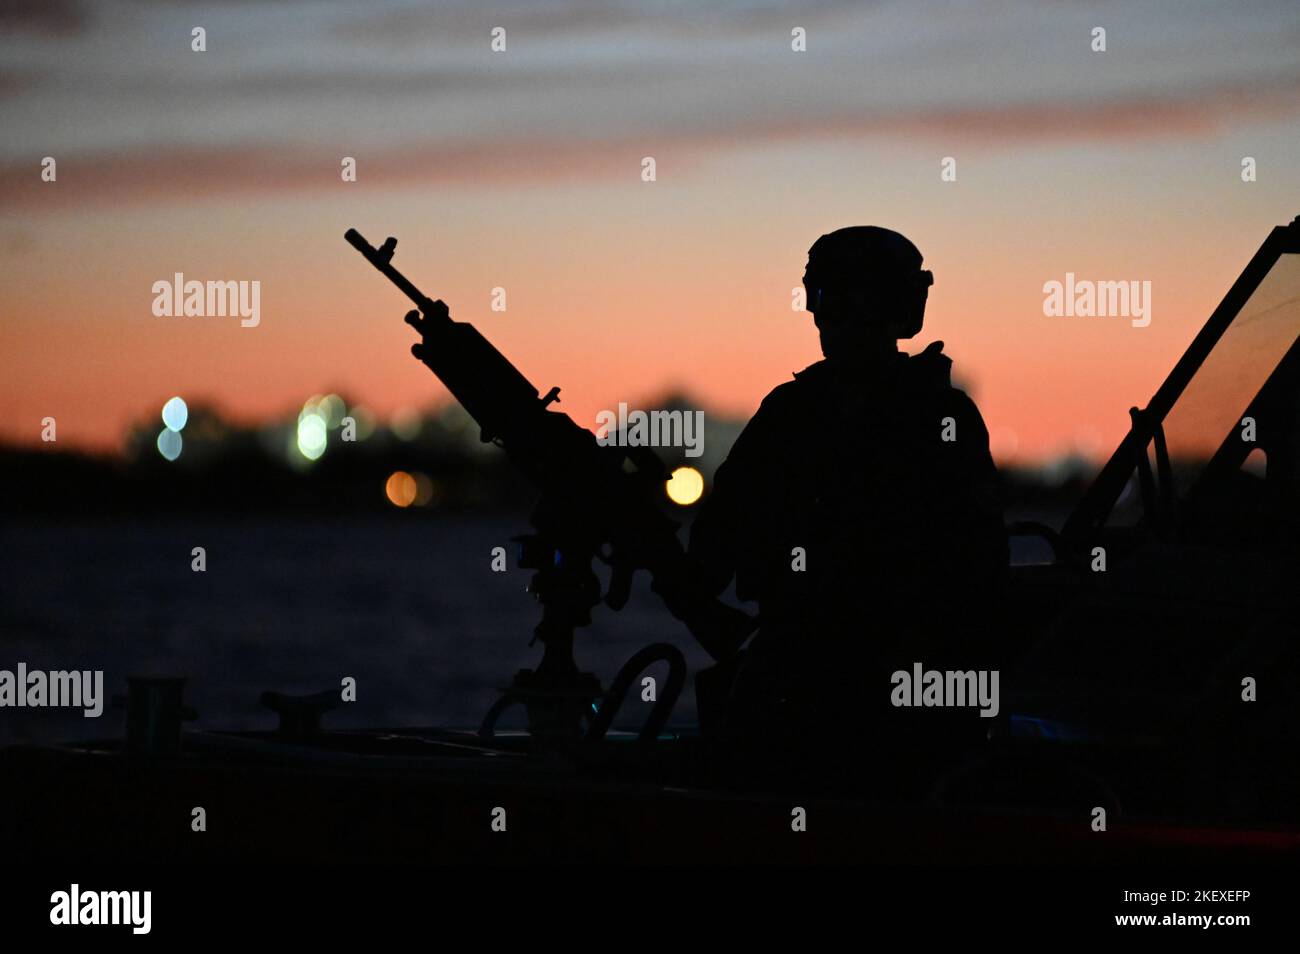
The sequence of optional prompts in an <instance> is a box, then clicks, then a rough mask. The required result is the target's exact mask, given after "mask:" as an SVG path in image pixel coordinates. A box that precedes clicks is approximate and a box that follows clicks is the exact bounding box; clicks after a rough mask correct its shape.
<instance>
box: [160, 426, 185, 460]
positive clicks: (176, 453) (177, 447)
mask: <svg viewBox="0 0 1300 954" xmlns="http://www.w3.org/2000/svg"><path fill="white" fill-rule="evenodd" d="M181 444H182V441H181V435H180V432H179V431H173V430H172V429H171V428H170V427H164V428H163V429H162V433H160V434H159V435H158V453H160V454H162V455H163V457H165V458H167V460H175V459H176V458H177V457H180V456H181Z"/></svg>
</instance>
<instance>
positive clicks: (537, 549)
mask: <svg viewBox="0 0 1300 954" xmlns="http://www.w3.org/2000/svg"><path fill="white" fill-rule="evenodd" d="M344 238H345V239H347V241H348V242H349V243H350V244H351V245H352V246H353V247H354V248H356V249H357V251H359V252H360V253H361V254H362V255H364V256H365V257H366V260H367V261H369V262H370V263H371V264H372V265H374V266H375V268H377V269H379V271H380V272H382V273H383V274H384V275H385V276H386V277H387V278H388V280H389V281H391V282H392V283H393V284H394V285H396V286H397V287H398V288H399V289H400V290H401V291H402V293H403V294H405V295H406V297H407V298H409V299H411V301H412V302H414V303H415V305H416V308H417V310H416V311H412V312H410V313H408V314H407V316H406V322H407V324H409V325H411V326H412V327H413V328H415V329H416V330H417V331H418V332H419V333H420V335H421V339H422V340H421V343H420V344H416V345H413V346H412V348H411V353H412V354H414V355H415V356H416V357H417V358H419V359H420V360H421V361H423V362H424V364H425V366H426V367H428V368H429V370H430V371H432V372H433V373H434V374H435V375H437V376H438V379H439V380H440V381H442V383H443V384H444V385H446V387H447V389H448V390H449V391H450V392H451V394H452V396H453V397H455V398H456V400H457V401H459V402H460V403H461V405H463V406H464V408H465V410H466V411H468V412H469V414H470V416H471V417H473V418H474V420H475V421H477V422H478V424H479V427H480V428H481V429H482V437H483V440H484V441H491V442H492V443H495V444H497V445H498V446H500V447H502V448H503V449H504V450H505V452H506V454H507V455H508V456H509V457H510V459H511V460H512V461H513V462H514V463H515V465H516V466H517V467H518V468H519V469H520V470H521V471H522V472H523V473H524V475H525V476H526V477H527V478H528V480H529V481H530V482H531V483H532V484H533V485H534V486H535V487H537V488H538V490H540V491H541V498H540V500H539V501H538V503H537V506H536V507H535V508H534V510H533V513H532V516H531V518H530V522H531V523H532V525H533V532H532V533H530V534H527V535H525V536H522V537H518V538H516V539H517V540H518V541H519V543H520V548H519V565H520V566H521V567H522V568H525V569H531V570H533V571H534V574H533V577H532V581H531V583H530V585H529V591H530V592H531V593H532V594H533V595H534V596H535V597H536V598H537V600H538V602H540V603H541V605H542V619H541V622H540V623H539V624H538V625H537V628H536V630H535V631H534V633H535V636H536V638H537V639H540V640H541V641H542V645H543V653H542V660H541V663H540V664H539V665H538V667H537V669H536V670H535V671H534V670H528V669H525V670H521V671H520V672H519V673H518V674H517V675H516V676H515V680H514V683H513V684H512V685H511V687H510V688H509V689H508V690H507V691H506V696H505V697H504V698H503V699H502V703H509V702H512V701H521V702H523V703H524V704H525V705H526V707H527V709H528V715H529V727H530V731H531V732H532V734H533V735H534V736H535V737H550V738H560V739H563V738H571V737H573V736H574V735H576V734H577V733H578V732H579V730H580V725H581V720H582V718H583V717H584V715H586V714H588V713H590V711H591V704H592V701H593V700H594V699H595V698H596V697H598V696H599V695H600V694H601V690H600V683H599V680H597V679H596V677H595V676H594V675H592V674H590V673H583V672H579V670H578V667H577V664H576V662H575V661H574V657H573V638H574V631H575V629H577V628H578V627H581V626H585V625H587V624H588V623H590V622H591V610H592V608H593V607H594V606H595V605H596V604H597V603H599V602H601V599H602V596H601V585H600V580H599V578H598V577H597V576H596V574H595V572H594V571H593V569H592V563H593V561H594V560H596V559H600V560H601V561H603V562H605V563H607V564H608V565H609V567H610V584H609V587H608V590H607V591H606V592H605V594H604V597H603V600H604V602H605V604H606V605H608V606H609V607H610V608H611V609H615V610H618V609H621V608H622V607H623V605H624V604H625V603H626V602H627V598H628V595H629V592H630V589H631V584H632V576H633V574H634V573H635V571H636V570H638V569H645V570H648V571H649V573H650V576H651V580H652V587H653V589H654V591H655V592H656V593H658V594H659V595H660V597H661V598H662V599H663V600H664V602H665V603H666V604H667V606H668V608H669V609H670V610H671V611H672V613H673V615H674V616H676V617H677V618H678V619H680V620H682V621H683V622H684V623H685V624H686V626H687V628H688V629H689V630H690V632H691V633H692V635H694V636H695V638H696V639H697V640H698V641H699V643H700V645H702V646H703V647H704V649H705V650H706V651H707V652H708V653H709V654H710V655H711V656H713V658H714V659H716V660H718V661H725V660H727V659H729V658H730V657H732V656H733V655H734V654H735V653H736V652H737V650H738V649H739V648H740V645H741V644H742V643H743V642H744V641H745V639H746V638H747V637H748V636H749V634H750V633H752V632H753V630H754V629H755V627H756V626H757V621H756V620H755V619H754V618H753V617H751V616H749V615H748V614H746V613H744V612H742V611H741V610H739V609H736V608H734V607H731V606H728V605H726V604H725V603H722V602H721V601H720V600H718V599H717V597H716V596H715V595H714V594H712V593H709V592H707V591H705V590H704V589H703V588H702V587H701V586H700V585H699V583H698V582H697V578H696V577H695V576H694V575H693V574H692V573H691V570H690V567H689V564H688V562H687V559H686V553H685V550H684V549H683V547H682V545H681V542H680V541H679V540H678V538H677V534H676V530H677V524H676V523H675V522H674V521H672V520H671V519H669V518H668V517H667V516H666V515H665V514H664V513H662V512H661V510H660V509H659V506H658V504H657V502H656V499H655V491H656V490H658V491H662V489H663V485H664V481H665V480H666V479H667V477H668V475H667V472H666V470H665V468H664V465H663V462H662V461H660V459H659V457H658V455H656V454H655V453H654V452H653V451H652V450H650V449H649V448H646V447H633V448H621V447H612V446H602V445H601V444H600V443H599V442H598V441H597V440H596V437H595V435H594V434H592V433H591V431H589V430H587V429H586V428H584V427H580V426H579V425H578V424H576V423H575V422H574V421H573V419H572V418H570V417H569V416H568V415H567V414H562V413H559V412H556V411H552V410H549V407H550V405H551V404H553V403H555V402H557V401H559V394H560V389H559V388H551V389H550V391H548V392H547V393H546V395H545V396H541V395H539V392H538V390H537V388H536V387H534V386H533V385H532V384H531V383H530V382H529V380H528V379H527V378H526V377H524V375H523V374H522V373H520V371H519V369H518V368H516V367H515V366H514V365H513V364H511V363H510V361H509V360H508V359H507V358H506V357H505V356H504V355H502V354H501V352H499V351H498V350H497V349H496V348H495V347H493V346H492V344H491V343H490V342H489V341H488V340H487V339H486V338H484V337H483V336H482V335H481V334H479V332H478V329H476V328H475V327H474V326H473V325H471V324H468V323H466V322H460V321H453V320H452V319H451V315H450V313H449V312H448V309H447V306H446V305H445V304H444V303H443V302H441V301H435V300H433V299H431V298H429V297H428V296H427V295H425V294H424V293H423V292H421V291H420V290H419V289H418V288H416V287H415V286H414V285H413V284H411V282H410V281H409V280H408V279H407V278H406V277H405V276H404V275H402V273H401V272H399V271H398V270H397V269H396V268H394V267H393V265H392V259H393V253H394V251H395V250H396V248H397V240H396V239H394V238H389V239H388V240H387V241H386V242H385V243H384V244H383V246H382V247H381V248H375V247H374V246H372V245H371V244H370V243H369V242H367V241H366V240H365V238H364V237H362V236H361V234H360V233H358V232H357V231H356V230H355V229H348V231H347V232H346V233H345V235H344ZM666 648H667V649H668V650H670V651H671V652H676V650H675V649H673V648H672V647H666ZM638 655H639V656H641V655H643V654H638ZM677 658H678V659H679V660H680V653H677ZM680 679H681V674H680V672H679V673H677V674H676V678H675V679H674V680H673V681H674V682H676V683H678V684H679V685H680ZM500 707H501V703H498V706H497V707H494V709H493V713H490V714H489V719H490V720H491V721H495V714H499V711H500ZM602 715H603V713H602ZM664 717H665V718H666V713H665V716H664ZM606 724H607V720H606ZM488 725H489V723H488V722H485V726H488Z"/></svg>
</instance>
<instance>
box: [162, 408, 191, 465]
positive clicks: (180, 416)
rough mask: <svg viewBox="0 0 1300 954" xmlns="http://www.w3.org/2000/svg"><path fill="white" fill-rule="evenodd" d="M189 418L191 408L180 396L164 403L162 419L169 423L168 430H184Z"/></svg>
mask: <svg viewBox="0 0 1300 954" xmlns="http://www.w3.org/2000/svg"><path fill="white" fill-rule="evenodd" d="M189 419H190V409H189V408H188V407H186V406H185V402H184V401H183V400H181V399H180V398H179V397H174V398H172V399H171V400H170V401H168V402H167V403H166V404H164V405H163V410H162V420H163V423H164V424H166V425H167V429H168V430H171V431H178V432H179V431H181V430H183V429H184V428H185V422H186V421H188V420H189ZM177 446H180V445H177ZM177 453H179V451H177ZM169 459H174V458H169Z"/></svg>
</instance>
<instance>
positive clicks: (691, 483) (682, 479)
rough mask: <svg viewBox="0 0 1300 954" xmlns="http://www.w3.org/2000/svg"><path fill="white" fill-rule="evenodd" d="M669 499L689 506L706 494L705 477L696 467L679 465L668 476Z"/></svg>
mask: <svg viewBox="0 0 1300 954" xmlns="http://www.w3.org/2000/svg"><path fill="white" fill-rule="evenodd" d="M667 490H668V499H669V500H671V501H672V502H673V503H675V504H677V505H678V506H679V507H689V506H690V505H691V504H693V503H695V501H697V500H699V499H700V497H701V496H702V495H703V494H704V477H703V476H702V475H701V474H700V472H699V471H698V470H696V469H695V468H694V467H678V468H677V469H676V470H674V471H673V475H672V476H671V477H670V478H668V487H667Z"/></svg>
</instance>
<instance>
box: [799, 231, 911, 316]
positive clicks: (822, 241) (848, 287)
mask: <svg viewBox="0 0 1300 954" xmlns="http://www.w3.org/2000/svg"><path fill="white" fill-rule="evenodd" d="M921 262H922V256H921V252H920V250H919V249H917V247H916V246H915V245H913V244H912V243H911V242H910V241H908V240H907V238H906V237H904V236H902V235H900V234H899V233H897V232H894V231H891V230H890V229H882V228H879V227H877V226H874V225H855V226H851V227H849V228H846V229H838V230H836V231H834V232H830V233H828V234H826V235H823V236H822V237H821V238H819V239H818V240H817V241H816V242H814V243H813V245H812V248H810V249H809V250H808V267H807V269H806V270H805V271H804V278H803V283H804V289H805V290H806V291H807V294H808V310H809V311H812V312H816V311H817V310H818V308H820V307H821V305H822V303H823V301H824V300H825V299H826V298H827V297H828V296H829V295H833V294H846V293H847V294H854V293H856V294H859V295H864V296H866V297H867V298H869V299H874V300H876V301H877V302H880V303H881V304H883V305H885V306H886V307H887V308H888V309H889V310H890V311H892V312H895V313H897V314H900V315H904V316H906V317H905V320H906V321H907V324H906V325H905V326H904V327H903V328H901V329H900V337H903V338H911V337H913V336H915V335H916V334H917V333H918V332H919V331H920V330H921V322H922V320H923V317H924V309H923V308H918V307H916V305H917V303H918V299H919V300H920V301H921V302H923V301H924V300H925V296H926V295H927V294H928V289H929V287H930V286H931V285H933V284H934V275H933V273H931V272H929V271H926V270H925V269H923V268H921Z"/></svg>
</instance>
